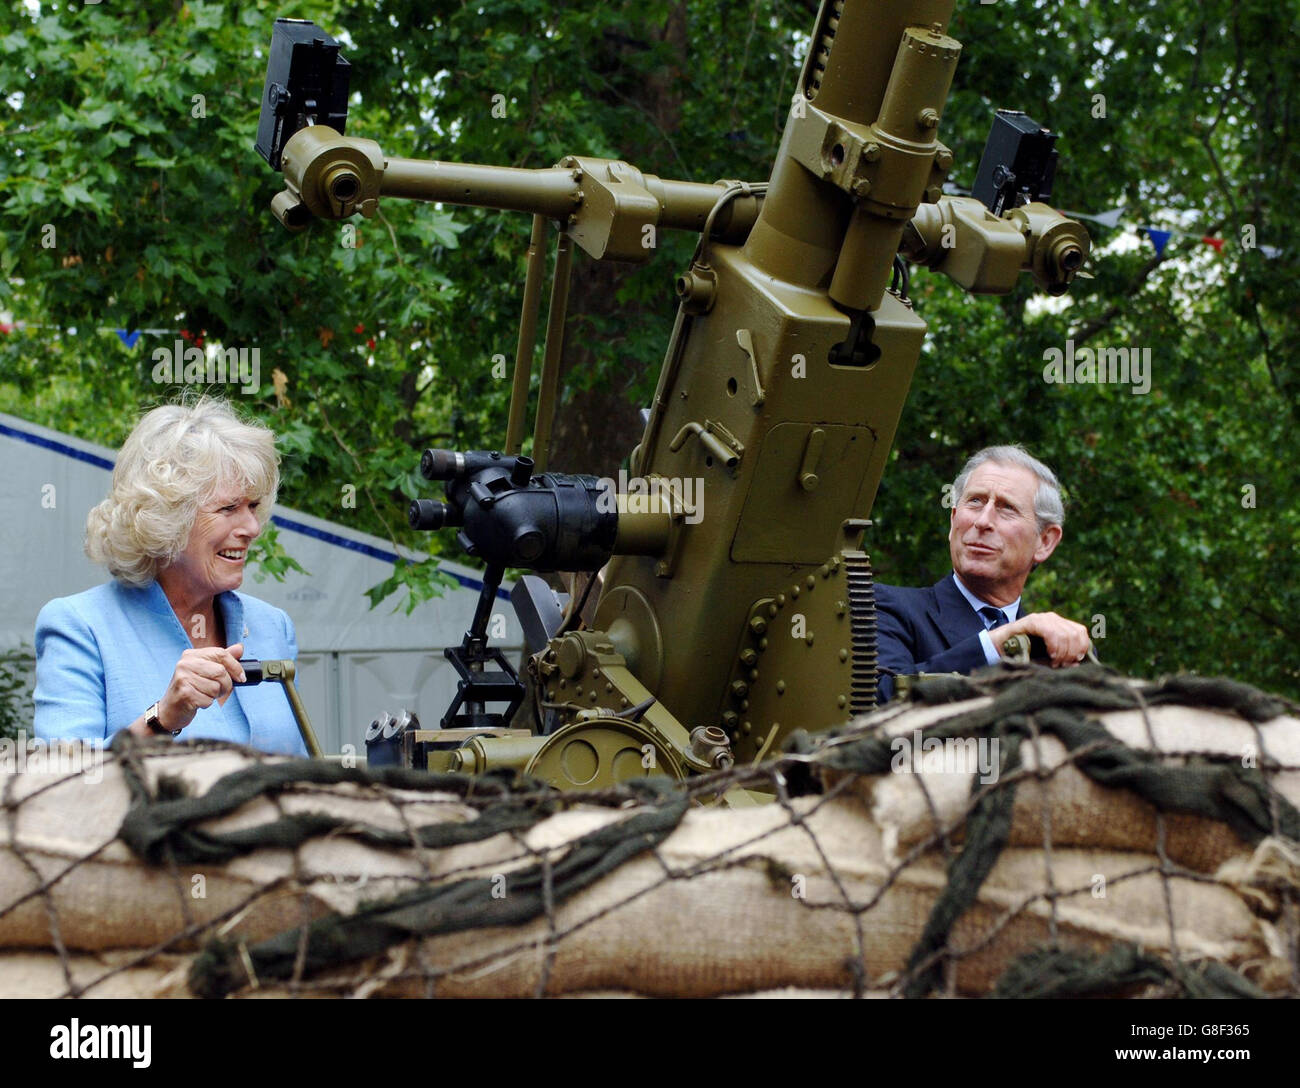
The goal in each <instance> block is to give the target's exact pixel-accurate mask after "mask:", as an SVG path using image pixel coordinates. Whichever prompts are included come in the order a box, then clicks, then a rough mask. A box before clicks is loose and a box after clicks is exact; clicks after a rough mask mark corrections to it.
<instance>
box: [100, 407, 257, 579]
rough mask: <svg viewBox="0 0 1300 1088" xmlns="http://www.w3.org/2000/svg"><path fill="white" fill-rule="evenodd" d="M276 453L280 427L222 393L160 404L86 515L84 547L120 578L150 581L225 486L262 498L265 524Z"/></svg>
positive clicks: (120, 457) (124, 448)
mask: <svg viewBox="0 0 1300 1088" xmlns="http://www.w3.org/2000/svg"><path fill="white" fill-rule="evenodd" d="M279 460H280V459H279V457H278V455H277V454H276V452H275V435H274V434H273V433H272V432H271V431H270V430H269V429H268V428H266V427H263V426H261V425H260V424H255V423H254V424H250V423H246V422H244V421H243V420H241V419H240V418H239V416H237V415H236V414H235V411H234V409H232V408H231V407H230V405H229V404H228V403H227V402H226V401H224V400H222V399H220V398H219V397H209V396H202V397H199V398H198V399H197V400H195V401H193V402H192V403H185V402H184V401H182V403H180V404H168V405H164V406H163V407H161V408H155V409H153V410H152V411H150V412H148V413H146V414H145V415H144V416H143V417H142V418H141V419H140V422H139V423H137V424H136V425H135V429H134V430H133V431H132V432H131V434H130V436H129V437H128V438H127V440H126V442H125V443H124V444H123V446H122V449H121V452H120V453H119V454H118V455H117V465H116V466H115V467H114V469H113V483H112V487H111V488H110V490H109V495H108V498H106V499H105V500H104V501H103V502H101V503H100V504H99V505H98V506H96V507H95V508H94V509H93V510H91V511H90V515H89V516H88V517H87V518H86V555H87V556H89V557H90V560H91V562H93V563H98V564H100V565H101V566H105V567H107V568H108V570H109V573H110V574H112V575H113V577H114V578H117V579H118V580H119V581H121V582H124V583H126V584H127V585H131V586H146V585H148V584H149V583H150V582H152V581H154V580H155V579H156V578H157V577H158V572H159V571H161V570H165V569H166V568H167V567H168V566H170V565H171V564H172V563H174V562H175V561H176V559H177V557H178V556H179V555H180V554H181V552H182V551H184V550H185V545H186V543H188V541H189V538H190V532H191V531H192V530H193V528H194V521H195V518H196V517H197V516H198V512H199V507H200V506H202V505H203V504H204V503H205V502H208V501H209V500H210V499H211V498H212V496H213V494H214V493H215V492H217V491H218V490H220V489H221V488H223V487H226V486H232V485H233V486H239V487H242V488H243V489H244V493H245V494H246V495H247V496H248V497H249V498H250V499H252V500H254V501H256V502H258V503H259V505H258V507H257V511H256V515H257V521H258V524H259V525H261V526H262V527H265V526H266V522H267V520H268V519H269V518H270V516H271V507H272V506H273V504H274V503H275V496H276V492H277V491H278V490H279V487H280V465H279Z"/></svg>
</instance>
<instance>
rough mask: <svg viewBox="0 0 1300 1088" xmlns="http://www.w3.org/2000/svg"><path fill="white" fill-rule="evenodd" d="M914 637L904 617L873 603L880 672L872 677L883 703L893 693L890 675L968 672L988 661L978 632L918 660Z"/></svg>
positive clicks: (891, 609) (887, 606)
mask: <svg viewBox="0 0 1300 1088" xmlns="http://www.w3.org/2000/svg"><path fill="white" fill-rule="evenodd" d="M916 645H917V638H916V635H915V633H914V632H913V630H912V628H911V626H910V625H909V624H908V622H907V620H906V619H905V618H904V617H902V616H900V615H898V614H897V613H896V612H895V611H894V610H893V608H892V607H891V606H890V605H889V604H888V603H879V602H878V604H877V610H876V660H877V663H878V665H879V669H880V673H879V676H878V679H877V681H876V691H877V695H876V701H877V702H878V703H881V704H883V703H887V702H888V701H889V700H890V699H892V698H893V697H894V676H895V675H901V676H908V675H911V674H913V673H918V672H961V673H969V672H971V671H973V670H974V669H978V668H980V667H981V666H983V665H986V664H988V661H987V659H986V658H985V655H984V644H983V642H982V640H981V639H980V636H979V634H978V633H977V634H974V635H971V636H970V637H969V638H965V639H962V640H961V642H959V643H957V644H956V645H955V646H951V647H949V648H948V649H946V650H944V651H942V652H941V653H937V654H935V655H933V656H932V657H929V658H926V659H924V660H921V661H918V660H917V659H916V650H915V648H916Z"/></svg>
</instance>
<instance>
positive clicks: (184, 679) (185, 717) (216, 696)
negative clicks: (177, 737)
mask: <svg viewBox="0 0 1300 1088" xmlns="http://www.w3.org/2000/svg"><path fill="white" fill-rule="evenodd" d="M243 655H244V644H243V643H242V642H237V643H235V645H233V646H230V647H223V646H205V647H203V648H202V649H199V650H186V651H185V652H184V653H183V654H181V659H180V661H178V662H177V664H176V671H175V672H174V673H172V682H171V683H170V684H168V685H167V692H166V694H164V695H163V697H162V698H161V699H159V700H158V721H159V722H160V723H161V724H162V726H163V728H164V729H170V730H171V731H172V732H176V731H177V730H179V729H184V728H185V726H187V725H189V724H190V722H192V721H193V720H194V715H195V714H197V713H198V712H199V711H200V710H202V709H203V708H204V707H205V706H211V705H212V704H213V703H214V702H215V703H217V704H218V705H222V706H224V705H225V702H226V700H227V699H229V698H230V693H231V691H232V690H233V689H234V686H235V683H236V681H239V682H242V681H243V680H244V668H243V666H242V665H240V663H239V659H240V658H241V657H243Z"/></svg>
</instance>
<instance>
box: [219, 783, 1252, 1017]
mask: <svg viewBox="0 0 1300 1088" xmlns="http://www.w3.org/2000/svg"><path fill="white" fill-rule="evenodd" d="M792 810H793V814H794V815H797V816H798V818H800V823H798V824H794V823H792V819H790V816H792V811H787V810H784V809H781V807H779V806H768V807H767V809H762V810H749V811H720V810H692V811H689V812H688V814H686V816H685V818H684V819H682V822H681V825H680V827H679V828H677V831H676V832H673V833H672V836H669V837H668V838H667V841H666V842H664V844H663V845H660V846H659V848H658V849H656V850H655V851H654V854H653V855H647V857H642V858H638V859H636V861H632V862H629V863H627V864H624V866H623V867H620V868H619V870H617V871H616V872H615V874H612V875H611V876H608V877H606V879H604V880H602V881H601V883H599V884H597V885H595V887H593V888H590V889H588V890H585V892H582V893H580V894H578V896H576V897H573V898H572V900H569V901H568V902H565V903H562V905H559V906H558V907H556V909H555V911H554V914H552V916H551V918H550V919H546V918H538V919H537V920H536V922H533V923H530V924H528V926H523V927H515V928H508V929H500V928H484V929H477V931H473V932H471V933H458V935H447V936H439V937H432V939H426V940H422V941H408V942H406V944H403V945H400V946H398V948H394V949H391V950H390V952H389V954H387V955H386V957H385V958H382V959H372V961H367V962H364V963H360V965H356V966H348V967H344V968H342V970H339V971H335V972H326V974H324V975H318V976H316V978H313V979H312V980H311V981H309V988H311V991H315V992H320V991H321V989H325V991H326V992H333V993H357V992H360V993H364V994H368V996H374V994H381V996H425V994H437V996H442V997H525V996H533V994H538V993H546V994H549V996H559V994H565V993H577V992H589V991H604V989H612V991H630V992H636V993H643V994H651V996H677V997H706V996H720V994H727V993H751V992H755V991H764V989H775V988H780V987H797V988H801V989H849V988H852V987H853V984H854V980H855V978H863V979H865V983H866V985H867V987H871V985H879V983H880V980H881V979H883V978H889V976H892V975H897V974H898V972H901V971H902V970H904V968H905V966H906V963H907V958H909V954H910V953H911V949H913V948H914V945H915V944H917V940H918V937H919V936H920V933H922V929H923V927H924V924H926V919H927V916H928V914H930V910H931V907H932V906H933V903H935V900H936V897H937V896H939V893H940V892H941V890H943V889H944V887H945V884H946V875H945V872H944V870H943V863H941V861H940V859H937V858H935V857H927V858H923V859H920V861H919V862H918V863H915V864H913V866H910V867H907V868H906V870H904V871H901V872H900V871H891V867H889V866H887V864H885V863H884V858H883V853H881V849H880V837H879V831H878V829H876V828H875V827H874V824H872V823H871V819H870V815H868V814H867V811H866V810H865V809H863V807H862V806H861V803H859V802H858V801H855V799H854V798H840V799H832V801H824V799H816V798H805V799H801V801H797V802H794V805H793V806H792ZM623 818H625V814H611V812H590V811H573V812H567V814H562V815H558V816H552V818H551V819H549V820H546V822H545V823H542V824H539V825H538V827H537V828H536V829H534V831H533V832H530V833H529V835H528V836H526V838H528V840H529V845H530V846H533V848H534V849H542V848H546V846H559V845H562V844H565V842H569V841H572V840H573V838H575V837H577V836H578V835H581V833H584V832H586V831H590V829H591V828H593V827H597V825H602V824H604V823H608V822H610V820H616V819H623ZM1156 866H1157V859H1156V858H1153V857H1145V855H1132V854H1110V853H1102V851H1053V854H1052V862H1050V870H1052V874H1053V876H1052V883H1050V885H1049V883H1048V881H1049V876H1048V872H1049V867H1048V864H1047V862H1045V859H1044V854H1043V851H1039V850H1028V851H1019V850H1011V851H1008V853H1006V855H1005V857H1004V858H1002V861H1000V862H998V864H997V866H996V867H995V870H993V872H992V875H991V876H989V879H988V881H987V883H985V885H984V888H983V889H982V892H980V894H979V898H978V902H976V905H975V907H974V909H972V910H971V911H969V913H967V914H966V915H965V916H963V919H962V922H961V924H959V926H958V928H957V931H956V933H954V946H956V949H957V950H958V958H957V961H956V978H954V984H956V992H958V993H967V994H978V993H984V992H987V991H988V989H989V987H991V985H992V984H993V981H996V979H997V978H998V976H1000V975H1001V972H1002V971H1004V970H1005V967H1006V965H1008V963H1009V962H1010V961H1011V959H1013V958H1014V957H1017V955H1019V954H1021V953H1023V952H1024V950H1028V949H1030V948H1032V946H1034V945H1035V944H1037V942H1041V941H1043V940H1044V939H1045V937H1047V936H1048V933H1049V928H1050V916H1052V909H1050V901H1049V900H1047V898H1039V897H1043V896H1044V894H1045V893H1047V892H1048V890H1049V888H1050V890H1054V892H1056V893H1057V894H1063V893H1067V892H1074V893H1075V894H1071V896H1069V897H1067V898H1063V900H1057V910H1056V923H1057V927H1056V928H1057V935H1058V937H1060V939H1061V940H1063V941H1066V942H1073V944H1076V945H1082V946H1086V948H1091V949H1096V950H1102V949H1105V948H1109V946H1110V945H1112V944H1113V942H1114V941H1134V942H1140V944H1141V945H1144V946H1145V948H1149V949H1153V950H1160V949H1167V948H1169V940H1170V928H1171V927H1170V924H1169V914H1167V911H1166V901H1165V890H1164V888H1162V887H1161V879H1160V876H1158V875H1157V874H1154V872H1153V871H1152V870H1153V868H1154V867H1156ZM832 874H833V875H832ZM1099 874H1100V875H1101V876H1102V877H1104V880H1105V885H1104V893H1105V894H1104V897H1101V898H1097V897H1095V896H1093V889H1095V888H1096V887H1097V883H1096V877H1097V875H1099ZM503 875H504V877H506V879H504V892H506V893H507V894H508V887H510V872H508V870H507V871H506V872H504V874H503ZM1170 894H1171V900H1173V905H1174V927H1173V928H1174V932H1175V933H1177V942H1178V948H1179V952H1180V954H1182V955H1184V957H1192V958H1212V959H1217V961H1219V962H1223V963H1229V965H1240V963H1245V962H1251V961H1261V959H1266V958H1268V957H1269V954H1270V953H1269V946H1270V940H1269V935H1268V933H1266V929H1265V923H1261V922H1260V920H1258V919H1256V918H1255V915H1253V914H1252V913H1251V910H1249V907H1248V906H1247V905H1245V903H1244V901H1243V900H1242V898H1240V897H1239V896H1236V894H1234V892H1231V890H1230V889H1227V888H1222V887H1216V885H1213V884H1204V883H1199V881H1192V880H1188V879H1182V877H1175V879H1171V880H1170ZM859 940H861V944H859ZM967 950H969V953H970V954H966V953H967ZM854 965H861V967H855V966H854ZM243 984H244V992H248V989H247V988H248V987H250V980H248V979H247V978H246V979H243ZM256 984H257V985H260V987H263V988H265V987H266V985H268V980H259V981H257V983H256ZM272 984H273V983H272Z"/></svg>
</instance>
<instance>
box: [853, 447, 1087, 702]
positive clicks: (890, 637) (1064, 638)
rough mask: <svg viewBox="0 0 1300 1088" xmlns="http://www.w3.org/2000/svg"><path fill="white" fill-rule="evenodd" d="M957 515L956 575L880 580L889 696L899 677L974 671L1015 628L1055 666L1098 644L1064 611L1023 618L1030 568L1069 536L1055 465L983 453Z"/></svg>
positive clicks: (1011, 452) (964, 480)
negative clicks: (909, 583) (917, 581)
mask: <svg viewBox="0 0 1300 1088" xmlns="http://www.w3.org/2000/svg"><path fill="white" fill-rule="evenodd" d="M952 494H953V498H954V502H953V507H952V514H951V517H950V520H949V525H950V528H949V531H948V550H949V553H950V554H951V556H952V567H953V573H952V574H950V575H947V576H946V577H944V578H942V579H940V580H939V581H938V582H936V583H935V584H934V585H933V586H928V587H926V588H921V589H905V588H902V587H899V586H888V585H881V584H878V585H877V586H876V642H877V647H878V655H879V664H880V673H881V675H880V680H879V684H878V690H879V699H880V702H882V703H883V702H886V701H888V700H889V698H890V697H891V696H892V695H893V693H894V682H893V677H894V676H895V675H899V674H909V673H918V672H961V673H968V672H971V671H972V670H974V669H977V668H981V667H982V666H984V665H992V664H994V663H995V662H996V661H997V660H998V649H997V647H996V646H995V644H994V639H993V636H992V635H991V634H990V632H991V631H992V630H993V629H995V628H996V629H997V645H998V646H1000V645H1001V644H1002V643H1003V642H1005V641H1006V640H1007V639H1008V638H1010V637H1011V636H1012V635H1018V634H1026V635H1031V636H1032V635H1037V636H1038V637H1039V638H1041V639H1042V640H1043V642H1044V643H1045V645H1046V647H1047V652H1048V654H1049V655H1050V657H1051V660H1052V665H1053V666H1054V667H1063V666H1069V665H1077V664H1078V663H1079V662H1080V661H1082V660H1083V659H1084V657H1085V656H1086V655H1087V652H1088V648H1089V647H1090V646H1091V642H1090V640H1089V638H1088V629H1087V628H1086V627H1084V626H1083V624H1081V623H1075V622H1074V621H1073V620H1069V619H1066V618H1065V617H1064V616H1058V615H1057V614H1056V613H1055V612H1033V613H1029V614H1027V615H1021V612H1020V596H1021V591H1022V590H1023V589H1024V585H1025V580H1026V579H1027V578H1028V577H1029V572H1030V571H1031V570H1033V569H1034V568H1035V567H1036V566H1037V565H1038V564H1039V563H1042V562H1045V561H1046V560H1047V558H1048V557H1049V556H1050V555H1051V554H1052V552H1053V551H1055V550H1056V545H1057V544H1059V543H1060V541H1061V532H1062V530H1061V526H1062V524H1063V522H1064V520H1065V509H1064V506H1063V505H1062V503H1061V491H1060V486H1059V484H1058V483H1057V481H1056V476H1055V475H1054V474H1053V473H1052V470H1051V469H1049V468H1048V467H1047V466H1046V465H1044V464H1043V463H1042V462H1041V461H1038V460H1037V459H1035V458H1033V457H1031V456H1030V455H1029V454H1028V453H1026V452H1025V450H1024V449H1023V448H1021V447H1020V446H990V447H988V448H987V449H983V450H980V451H979V453H977V454H975V456H973V457H972V458H971V459H970V460H969V461H967V462H966V465H965V467H963V469H962V470H961V473H960V474H959V475H958V476H957V480H956V482H955V483H954V484H953V489H952Z"/></svg>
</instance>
